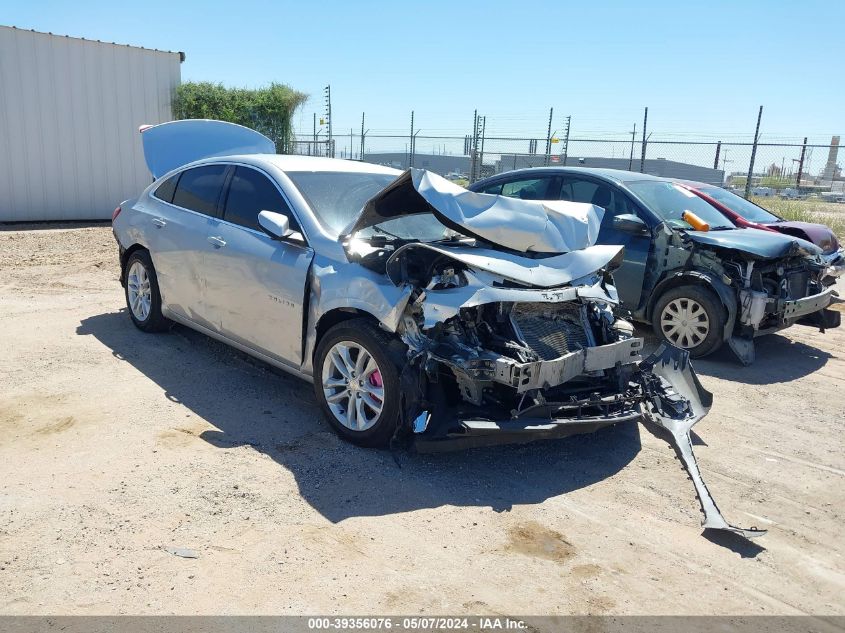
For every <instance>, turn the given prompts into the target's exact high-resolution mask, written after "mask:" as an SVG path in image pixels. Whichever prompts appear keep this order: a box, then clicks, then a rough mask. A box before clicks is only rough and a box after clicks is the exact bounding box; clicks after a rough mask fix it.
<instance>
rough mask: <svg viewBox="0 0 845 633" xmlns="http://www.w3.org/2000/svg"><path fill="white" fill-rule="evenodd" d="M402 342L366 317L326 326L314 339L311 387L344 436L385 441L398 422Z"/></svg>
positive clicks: (373, 444)
mask: <svg viewBox="0 0 845 633" xmlns="http://www.w3.org/2000/svg"><path fill="white" fill-rule="evenodd" d="M405 357H406V348H405V345H404V344H403V343H401V341H399V340H398V339H396V338H394V337H390V336H389V335H388V334H386V333H385V332H383V331H381V330H379V329H378V328H377V327H376V326H375V325H374V324H373V323H372V322H371V321H369V320H367V319H353V320H351V321H345V322H343V323H339V324H338V325H335V326H334V327H332V328H330V329H329V330H328V332H326V334H325V335H324V336H323V338H322V339H321V340H320V342H319V344H318V345H317V350H316V354H315V358H314V393H315V395H316V396H317V402H318V403H319V404H320V409H322V411H323V415H325V416H326V419H327V420H328V421H329V424H331V426H332V428H333V429H334V430H335V432H337V434H338V435H340V436H341V437H342V438H344V439H345V440H348V441H350V442H352V443H353V444H358V445H359V446H369V447H381V446H386V445H387V444H388V443H389V442H390V439H391V438H392V437H393V434H394V433H395V432H396V428H397V426H398V424H399V413H400V412H399V408H400V395H401V394H400V389H399V375H400V372H401V369H402V367H403V366H404V362H405Z"/></svg>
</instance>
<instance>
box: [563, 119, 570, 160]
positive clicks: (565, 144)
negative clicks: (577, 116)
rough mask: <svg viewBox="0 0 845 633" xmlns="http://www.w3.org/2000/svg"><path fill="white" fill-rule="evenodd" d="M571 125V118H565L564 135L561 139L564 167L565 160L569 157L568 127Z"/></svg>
mask: <svg viewBox="0 0 845 633" xmlns="http://www.w3.org/2000/svg"><path fill="white" fill-rule="evenodd" d="M571 123H572V116H571V115H570V116H567V117H566V133H565V135H564V139H563V160H562V162H563V165H564V167H565V166H566V158H567V157H568V156H569V126H570V124H571Z"/></svg>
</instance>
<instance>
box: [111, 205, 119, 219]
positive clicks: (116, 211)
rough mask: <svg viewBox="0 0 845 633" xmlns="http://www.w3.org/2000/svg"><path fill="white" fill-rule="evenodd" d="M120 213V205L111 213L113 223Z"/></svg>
mask: <svg viewBox="0 0 845 633" xmlns="http://www.w3.org/2000/svg"><path fill="white" fill-rule="evenodd" d="M119 215H120V207H116V208H115V210H114V211H113V212H112V214H111V221H112V223H114V221H115V220H116V219H117V216H119Z"/></svg>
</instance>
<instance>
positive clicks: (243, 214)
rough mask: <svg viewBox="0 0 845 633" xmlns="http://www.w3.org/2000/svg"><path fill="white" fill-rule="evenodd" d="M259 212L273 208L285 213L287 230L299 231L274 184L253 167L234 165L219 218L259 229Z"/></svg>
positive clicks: (272, 209) (277, 211)
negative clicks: (235, 166) (222, 210)
mask: <svg viewBox="0 0 845 633" xmlns="http://www.w3.org/2000/svg"><path fill="white" fill-rule="evenodd" d="M261 211H275V212H276V213H281V214H282V215H286V216H287V218H288V222H289V227H290V229H291V230H292V231H299V226H298V225H297V223H296V220H295V219H294V218H293V215H292V214H291V212H290V208H289V207H288V205H287V203H286V202H285V200H284V198H282V194H280V193H279V190H278V189H277V188H276V185H274V184H273V183H272V182H271V181H270V179H269V178H267V176H265V175H264V174H262V173H260V172H258V171H256V170H254V169H250V168H249V167H238V168H236V169H235V175H234V176H233V177H232V182H231V184H230V185H229V194H228V196H227V197H226V210H225V211H224V213H223V219H224V220H226V221H227V222H232V223H233V224H239V225H241V226H243V227H246V228H248V229H253V230H255V231H261V226H260V225H259V224H258V214H259V213H260V212H261Z"/></svg>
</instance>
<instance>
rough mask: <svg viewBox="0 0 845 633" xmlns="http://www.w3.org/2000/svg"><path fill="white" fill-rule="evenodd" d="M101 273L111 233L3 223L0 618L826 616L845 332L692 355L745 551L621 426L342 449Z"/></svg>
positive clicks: (244, 366) (796, 331) (839, 569)
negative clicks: (716, 528) (745, 360)
mask: <svg viewBox="0 0 845 633" xmlns="http://www.w3.org/2000/svg"><path fill="white" fill-rule="evenodd" d="M7 228H8V227H7ZM12 228H13V229H14V228H16V227H12ZM117 271H118V264H117V251H116V247H115V244H114V241H113V239H112V236H111V231H110V228H109V227H106V226H96V227H89V228H78V227H71V228H67V227H66V228H54V227H51V228H44V227H41V228H39V229H38V230H28V231H22V230H5V231H0V333H2V334H0V340H2V344H0V431H2V432H1V433H0V490H2V495H0V612H2V613H4V614H122V613H165V614H167V613H174V614H194V613H199V614H253V613H267V614H270V613H274V614H280V613H281V614H285V613H344V614H373V613H375V614H411V613H425V614H428V615H430V614H458V613H467V614H473V613H475V614H478V613H483V614H544V613H550V614H567V613H579V614H585V613H594V614H714V613H715V614H764V613H766V614H802V613H812V614H839V615H842V614H845V602H843V600H842V596H843V595H845V561H843V551H844V550H845V538H843V519H845V516H843V515H845V486H843V476H845V452H843V450H842V449H843V440H842V432H843V427H845V399H843V396H842V393H843V384H844V382H845V363H843V352H842V349H843V343H845V330H842V329H840V330H833V331H830V332H828V333H826V334H824V335H822V334H820V333H818V332H816V331H814V330H812V329H810V328H805V327H795V328H792V329H791V330H788V331H787V332H786V333H784V334H781V335H773V336H769V337H767V338H765V339H763V340H761V341H759V343H758V350H757V363H756V364H755V365H754V366H753V367H749V368H743V367H741V366H740V365H739V364H738V363H737V362H736V361H735V360H734V359H733V358H732V356H731V355H730V354H729V352H727V351H722V352H720V353H719V354H718V355H717V356H716V357H714V358H712V359H711V360H707V361H702V362H699V363H697V365H696V367H697V370H698V371H699V374H700V375H701V377H702V381H703V383H704V385H705V386H706V387H707V388H708V389H710V390H711V391H713V392H714V393H715V405H714V408H713V410H712V412H711V414H710V415H709V416H708V417H707V418H705V419H704V421H703V422H701V423H700V424H699V425H698V426H697V427H696V431H697V433H698V436H699V438H700V441H698V442H697V446H696V451H697V455H698V458H699V461H700V463H701V465H702V469H703V471H704V476H705V478H706V479H707V481H708V483H709V485H710V488H711V490H712V492H713V494H714V497H715V498H716V500H717V502H718V503H719V505H720V508H721V509H722V511H723V512H724V514H725V516H726V517H727V518H728V520H730V521H733V522H735V523H737V524H740V525H757V526H759V527H765V528H768V529H769V533H768V535H766V536H764V537H763V538H761V539H758V540H757V541H755V542H754V544H753V545H750V544H748V543H747V542H745V541H742V540H740V539H736V540H734V539H728V538H718V537H712V536H709V535H707V536H705V535H702V530H701V528H700V527H699V523H700V514H699V512H698V507H697V503H696V501H695V497H694V494H693V489H692V485H691V483H690V482H689V481H687V479H686V477H685V474H684V472H683V470H682V469H681V467H680V463H679V462H677V461H676V460H675V459H674V455H673V452H672V449H671V448H670V447H669V445H668V444H666V443H665V442H664V441H663V440H661V439H658V438H656V437H654V436H653V435H651V434H650V433H649V432H648V430H646V429H645V428H644V427H642V426H639V425H623V426H618V427H615V428H611V429H606V430H604V431H602V432H599V433H597V434H595V435H591V436H582V437H576V438H570V439H567V440H561V441H556V442H550V443H541V444H534V445H528V446H522V447H501V448H496V449H484V450H475V451H469V452H464V453H454V454H445V455H436V456H415V455H401V456H399V458H398V462H399V465H397V462H396V461H395V460H394V457H393V455H391V454H390V453H389V452H384V451H374V450H366V449H359V448H355V447H353V446H350V445H347V444H345V443H343V442H341V441H340V440H338V439H337V438H336V437H335V436H334V435H333V434H332V433H331V432H330V431H329V430H328V427H327V425H326V424H325V423H324V422H323V421H322V419H321V417H320V414H319V411H318V409H317V406H316V404H315V400H314V397H313V395H312V391H311V387H310V386H309V385H307V384H305V383H303V382H301V381H298V380H296V379H294V378H291V377H288V376H285V375H282V374H280V373H278V372H276V371H273V370H271V369H269V368H268V367H266V366H264V365H262V364H261V363H259V362H257V361H253V360H251V359H249V358H248V357H246V356H245V355H243V354H240V353H238V352H235V351H232V350H230V349H229V348H227V347H225V346H223V345H220V344H218V343H216V342H214V341H212V340H210V339H208V338H206V337H204V336H202V335H200V334H197V333H194V332H192V331H190V330H187V329H185V328H181V327H177V328H174V330H173V331H172V332H171V333H169V334H163V335H145V334H143V333H141V332H139V331H138V330H136V329H135V328H134V327H133V326H132V324H131V322H130V320H129V317H128V316H127V315H126V313H125V311H124V309H123V292H122V289H121V287H120V285H119V283H118V280H117ZM400 465H401V467H400ZM173 548H189V549H191V550H193V551H194V552H195V553H196V555H197V556H198V557H197V558H183V557H180V556H177V555H174V554H173V553H171V551H169V550H172V549H173ZM182 553H184V552H182Z"/></svg>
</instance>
